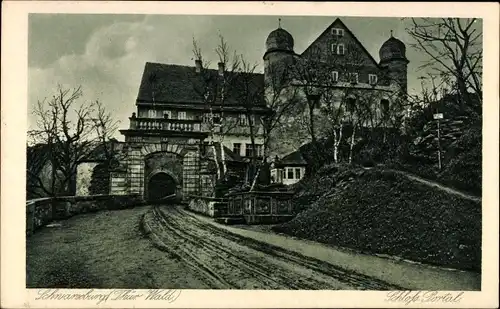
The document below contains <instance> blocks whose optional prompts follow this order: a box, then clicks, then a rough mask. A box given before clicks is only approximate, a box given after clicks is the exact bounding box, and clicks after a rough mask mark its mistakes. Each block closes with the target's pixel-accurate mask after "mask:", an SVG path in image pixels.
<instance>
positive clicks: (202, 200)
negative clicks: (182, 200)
mask: <svg viewBox="0 0 500 309" xmlns="http://www.w3.org/2000/svg"><path fill="white" fill-rule="evenodd" d="M189 198H190V202H189V204H188V205H187V208H188V209H189V210H191V211H193V212H197V213H200V214H203V215H206V216H209V217H213V218H217V217H221V216H224V215H226V213H227V202H226V201H225V200H223V199H220V198H209V197H201V196H196V197H195V196H190V197H189Z"/></svg>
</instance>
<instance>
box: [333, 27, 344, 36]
mask: <svg viewBox="0 0 500 309" xmlns="http://www.w3.org/2000/svg"><path fill="white" fill-rule="evenodd" d="M332 35H333V36H334V37H343V36H344V29H339V28H332Z"/></svg>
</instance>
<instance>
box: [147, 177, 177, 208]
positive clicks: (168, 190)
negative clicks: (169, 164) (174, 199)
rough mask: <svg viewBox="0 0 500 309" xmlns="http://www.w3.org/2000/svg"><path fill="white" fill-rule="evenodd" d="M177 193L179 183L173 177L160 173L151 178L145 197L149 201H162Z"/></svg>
mask: <svg viewBox="0 0 500 309" xmlns="http://www.w3.org/2000/svg"><path fill="white" fill-rule="evenodd" d="M176 192H177V183H176V181H175V180H174V178H173V177H172V176H170V175H169V174H167V173H165V172H158V173H156V174H154V175H152V176H151V177H149V179H148V182H147V191H146V194H145V197H146V199H147V200H149V201H157V200H161V199H163V198H165V197H167V196H170V195H172V194H176Z"/></svg>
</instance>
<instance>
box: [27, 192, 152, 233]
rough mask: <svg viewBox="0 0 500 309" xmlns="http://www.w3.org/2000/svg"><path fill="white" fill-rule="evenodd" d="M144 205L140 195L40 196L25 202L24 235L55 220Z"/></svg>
mask: <svg viewBox="0 0 500 309" xmlns="http://www.w3.org/2000/svg"><path fill="white" fill-rule="evenodd" d="M140 205H144V201H143V199H142V197H141V196H140V195H137V194H133V195H94V196H64V197H56V198H40V199H34V200H29V201H27V202H26V235H28V236H29V235H31V234H33V232H35V231H36V230H37V229H39V228H40V227H43V226H45V225H47V224H49V223H51V222H53V221H55V220H64V219H68V218H70V217H72V216H74V215H79V214H84V213H89V212H96V211H99V210H118V209H126V208H132V207H135V206H140Z"/></svg>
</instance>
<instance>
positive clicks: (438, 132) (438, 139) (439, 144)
mask: <svg viewBox="0 0 500 309" xmlns="http://www.w3.org/2000/svg"><path fill="white" fill-rule="evenodd" d="M441 119H443V113H436V114H434V120H436V122H437V143H438V167H439V170H441V132H440V128H439V121H440V120H441Z"/></svg>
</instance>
